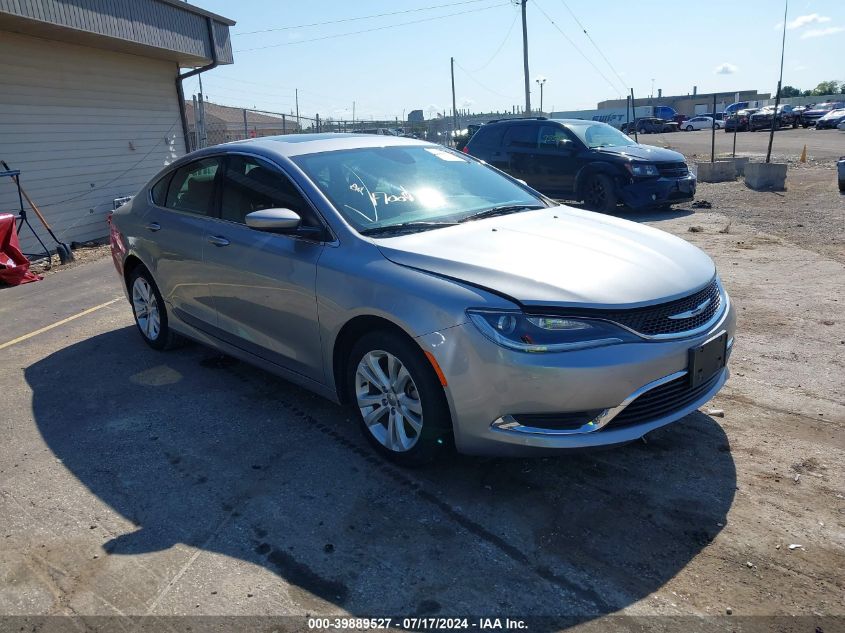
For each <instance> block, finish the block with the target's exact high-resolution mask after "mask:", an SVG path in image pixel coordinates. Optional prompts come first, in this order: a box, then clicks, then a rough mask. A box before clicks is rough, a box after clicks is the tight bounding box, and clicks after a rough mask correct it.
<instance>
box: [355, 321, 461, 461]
mask: <svg viewBox="0 0 845 633" xmlns="http://www.w3.org/2000/svg"><path fill="white" fill-rule="evenodd" d="M346 384H347V388H348V396H349V400H350V401H351V402H352V404H353V405H354V406H355V408H356V409H357V412H358V420H359V423H360V427H361V430H362V432H363V433H364V435H365V437H366V438H367V440H368V441H369V442H370V443H371V444H372V445H373V446H374V447H375V449H376V450H377V451H378V452H379V453H381V454H382V455H384V456H385V457H387V458H388V459H390V460H392V461H395V462H397V463H399V464H402V465H405V466H415V465H420V464H424V463H427V462H430V461H432V460H433V459H436V458H437V457H438V456H440V455H442V454H444V453H445V452H446V449H447V448H448V446H449V445H450V444H451V435H452V419H451V415H450V413H449V406H448V404H447V402H446V395H445V394H444V393H443V387H442V385H441V384H440V381H439V379H438V377H437V375H436V374H435V372H434V369H433V368H432V366H431V363H430V362H429V361H428V359H427V358H426V357H425V355H424V354H423V352H422V350H421V349H420V348H419V347H418V346H417V345H416V344H415V343H413V342H411V341H409V340H408V339H406V338H405V337H403V336H401V335H400V334H397V333H395V332H391V331H379V332H371V333H369V334H366V335H364V336H363V337H361V339H360V340H359V341H358V342H357V343H356V344H355V345H354V347H353V348H352V351H351V353H350V355H349V362H348V365H347V380H346Z"/></svg>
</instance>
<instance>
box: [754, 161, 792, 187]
mask: <svg viewBox="0 0 845 633" xmlns="http://www.w3.org/2000/svg"><path fill="white" fill-rule="evenodd" d="M745 184H746V185H747V186H748V187H751V188H752V189H758V190H759V189H769V190H776V191H780V190H783V189H785V188H786V163H748V164H747V165H746V166H745Z"/></svg>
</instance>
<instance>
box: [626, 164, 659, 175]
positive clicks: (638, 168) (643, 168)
mask: <svg viewBox="0 0 845 633" xmlns="http://www.w3.org/2000/svg"><path fill="white" fill-rule="evenodd" d="M625 166H626V167H627V168H628V171H629V172H631V175H632V176H659V175H660V172H659V171H657V165H649V164H640V163H628V164H626V165H625Z"/></svg>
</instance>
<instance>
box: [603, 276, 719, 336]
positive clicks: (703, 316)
mask: <svg viewBox="0 0 845 633" xmlns="http://www.w3.org/2000/svg"><path fill="white" fill-rule="evenodd" d="M708 299H709V300H710V303H708V304H707V306H706V307H705V308H704V310H702V311H701V312H700V313H699V314H696V315H695V316H690V317H689V318H683V319H677V318H676V319H672V318H670V317H672V316H676V315H678V314H682V313H684V312H688V311H690V310H694V309H695V308H697V307H699V306H700V305H701V304H702V303H704V302H705V301H707V300H708ZM721 303H722V295H721V292H720V291H719V284H718V282H717V281H716V279H715V278H714V279H713V281H711V282H710V283H709V284H707V286H705V287H704V288H703V289H702V290H699V291H698V292H696V293H695V294H692V295H690V296H688V297H684V298H683V299H677V300H675V301H670V302H669V303H661V304H660V305H656V306H649V307H647V308H634V309H632V310H619V311H616V312H605V311H602V312H601V318H603V319H606V320H608V321H613V322H614V323H618V324H620V325H624V326H625V327H627V328H630V329H632V330H634V331H635V332H639V333H640V334H645V335H646V336H657V335H661V334H680V333H683V332H689V331H690V330H695V329H698V328H699V327H701V326H702V325H704V324H705V323H707V322H708V321H709V320H710V319H712V318H713V316H714V315H715V314H716V313H717V312H718V311H719V308H720V306H721Z"/></svg>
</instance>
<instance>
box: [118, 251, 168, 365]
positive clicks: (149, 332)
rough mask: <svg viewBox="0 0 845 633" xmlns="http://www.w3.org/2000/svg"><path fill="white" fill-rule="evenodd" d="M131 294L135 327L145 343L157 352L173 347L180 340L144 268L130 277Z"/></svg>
mask: <svg viewBox="0 0 845 633" xmlns="http://www.w3.org/2000/svg"><path fill="white" fill-rule="evenodd" d="M129 294H130V296H131V298H132V313H133V315H134V316H135V325H136V326H137V328H138V331H139V332H140V333H141V336H142V337H143V338H144V341H145V342H146V343H147V345H149V346H150V347H152V348H153V349H157V350H164V349H169V348H171V347H173V346H174V345H175V344H176V342H177V340H178V338H177V336H176V334H175V333H174V332H173V330H171V329H170V325H169V324H168V321H167V310H166V309H165V307H164V299H162V297H161V293H160V292H159V290H158V287H157V286H156V284H155V281H153V277H152V275H151V274H150V271H148V270H147V269H146V268H144V267H143V266H138V267H137V268H136V269H135V270H133V271H132V274H131V275H130V277H129Z"/></svg>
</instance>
